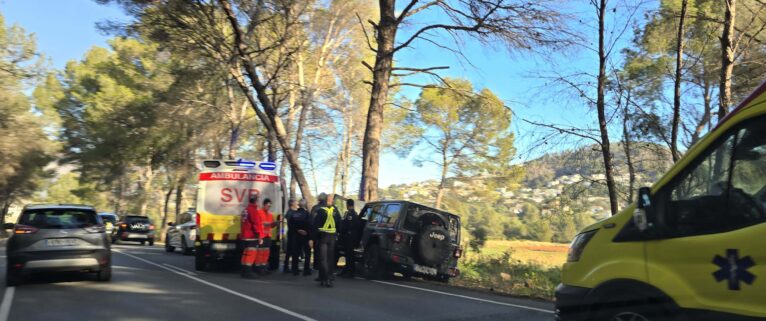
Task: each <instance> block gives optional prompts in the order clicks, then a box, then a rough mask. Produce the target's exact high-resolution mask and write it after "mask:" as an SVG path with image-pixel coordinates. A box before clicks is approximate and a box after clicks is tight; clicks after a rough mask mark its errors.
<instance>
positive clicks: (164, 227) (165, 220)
mask: <svg viewBox="0 0 766 321" xmlns="http://www.w3.org/2000/svg"><path fill="white" fill-rule="evenodd" d="M173 183H175V180H173ZM175 189H176V186H175V184H171V185H170V188H168V191H167V192H166V193H165V204H164V205H163V207H162V224H160V230H161V231H162V234H161V235H160V239H161V240H164V241H167V240H165V239H164V238H165V235H167V231H168V226H167V225H168V212H169V210H170V197H171V196H172V195H173V191H174V190H175Z"/></svg>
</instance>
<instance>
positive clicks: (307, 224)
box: [287, 202, 311, 275]
mask: <svg viewBox="0 0 766 321" xmlns="http://www.w3.org/2000/svg"><path fill="white" fill-rule="evenodd" d="M293 208H294V209H293ZM290 209H291V211H292V213H291V215H290V218H289V219H288V221H287V228H288V229H289V231H292V232H293V233H294V236H293V240H292V247H291V249H290V252H289V253H288V254H287V255H288V256H290V257H292V272H293V275H298V274H299V273H300V270H298V263H299V262H300V256H301V254H303V255H305V258H306V259H305V260H304V261H303V275H311V248H309V231H311V214H309V211H307V210H306V209H305V208H302V207H299V206H298V204H297V202H296V204H295V205H293V204H290ZM288 233H289V232H288ZM288 235H289V234H288Z"/></svg>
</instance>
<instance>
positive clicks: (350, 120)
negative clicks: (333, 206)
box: [340, 115, 354, 196]
mask: <svg viewBox="0 0 766 321" xmlns="http://www.w3.org/2000/svg"><path fill="white" fill-rule="evenodd" d="M345 125H346V128H345V137H344V140H343V153H342V154H343V164H342V166H343V168H342V169H341V174H340V191H341V193H343V196H347V195H348V175H349V168H350V167H351V133H352V132H353V126H354V117H352V116H350V115H348V116H346V120H345Z"/></svg>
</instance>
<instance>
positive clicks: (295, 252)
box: [288, 236, 311, 274]
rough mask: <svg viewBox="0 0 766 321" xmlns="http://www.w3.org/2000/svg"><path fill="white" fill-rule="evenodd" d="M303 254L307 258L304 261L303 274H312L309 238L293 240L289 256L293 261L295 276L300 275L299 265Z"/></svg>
mask: <svg viewBox="0 0 766 321" xmlns="http://www.w3.org/2000/svg"><path fill="white" fill-rule="evenodd" d="M301 254H303V256H304V257H305V258H306V259H305V260H304V261H303V273H311V248H310V247H309V239H308V237H307V236H303V237H296V238H295V239H294V240H293V243H292V248H291V249H290V253H289V255H288V256H290V257H291V258H292V260H293V262H292V267H291V268H292V270H293V273H295V274H298V264H299V263H300V257H301Z"/></svg>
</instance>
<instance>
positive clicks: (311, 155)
mask: <svg viewBox="0 0 766 321" xmlns="http://www.w3.org/2000/svg"><path fill="white" fill-rule="evenodd" d="M306 151H307V152H308V157H309V166H310V167H311V178H312V179H313V180H314V194H319V190H318V189H319V184H317V183H318V182H317V169H316V166H314V153H313V152H312V148H311V144H308V149H307V150H306ZM309 204H311V203H309Z"/></svg>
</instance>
